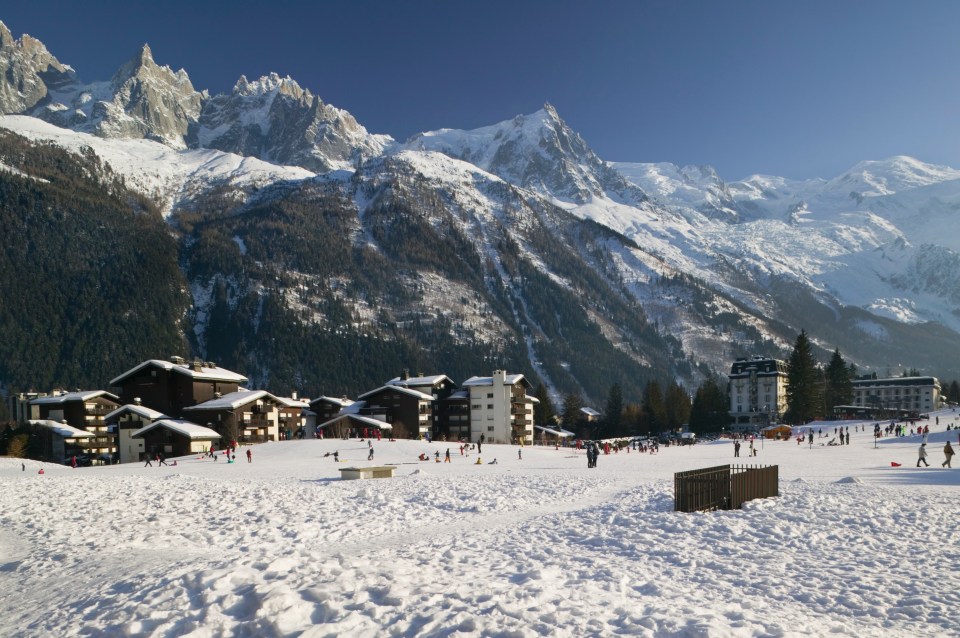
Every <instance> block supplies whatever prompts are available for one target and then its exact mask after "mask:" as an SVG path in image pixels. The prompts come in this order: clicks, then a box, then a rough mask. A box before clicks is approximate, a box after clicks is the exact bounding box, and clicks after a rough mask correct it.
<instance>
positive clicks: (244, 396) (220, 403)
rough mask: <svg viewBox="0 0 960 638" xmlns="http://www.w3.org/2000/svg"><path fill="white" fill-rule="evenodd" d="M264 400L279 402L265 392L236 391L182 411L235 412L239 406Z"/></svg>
mask: <svg viewBox="0 0 960 638" xmlns="http://www.w3.org/2000/svg"><path fill="white" fill-rule="evenodd" d="M264 398H265V399H270V400H272V401H274V402H276V403H279V402H280V400H279V399H277V397H275V396H273V395H272V394H270V393H269V392H267V391H266V390H238V391H237V392H230V393H228V394H225V395H223V396H222V397H219V398H216V399H210V400H209V401H204V402H203V403H199V404H197V405H192V406H190V407H188V408H184V409H183V410H184V412H186V411H188V410H236V409H237V408H239V407H241V406H244V405H247V404H248V403H252V402H254V401H259V400H260V399H264Z"/></svg>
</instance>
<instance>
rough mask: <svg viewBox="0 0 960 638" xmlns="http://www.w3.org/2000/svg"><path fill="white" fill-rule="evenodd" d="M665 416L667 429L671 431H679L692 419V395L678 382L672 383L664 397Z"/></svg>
mask: <svg viewBox="0 0 960 638" xmlns="http://www.w3.org/2000/svg"><path fill="white" fill-rule="evenodd" d="M664 415H665V417H666V422H667V429H668V430H671V431H676V430H679V429H680V428H681V427H683V426H684V425H685V424H686V423H687V422H688V420H689V419H690V395H689V394H687V391H686V390H685V389H684V387H683V386H682V385H680V384H679V383H677V382H676V381H672V382H671V383H670V385H668V386H667V393H666V396H665V397H664Z"/></svg>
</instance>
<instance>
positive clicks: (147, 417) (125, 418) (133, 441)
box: [104, 404, 167, 463]
mask: <svg viewBox="0 0 960 638" xmlns="http://www.w3.org/2000/svg"><path fill="white" fill-rule="evenodd" d="M104 418H105V420H106V422H107V427H108V428H109V429H110V431H111V432H113V433H114V434H115V435H116V437H117V452H118V454H119V456H120V462H121V463H133V462H135V461H142V460H143V459H144V454H145V453H146V448H145V447H144V440H143V439H142V438H133V436H132V435H133V433H134V432H136V431H137V430H141V429H143V428H145V427H147V426H148V425H152V424H153V423H154V422H155V421H159V420H160V419H166V418H167V415H165V414H164V413H162V412H158V411H157V410H154V409H153V408H148V407H146V406H144V405H137V404H134V405H122V406H120V407H119V408H117V409H116V410H114V411H113V412H111V413H110V414H108V415H107V416H106V417H104Z"/></svg>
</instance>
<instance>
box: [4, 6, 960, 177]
mask: <svg viewBox="0 0 960 638" xmlns="http://www.w3.org/2000/svg"><path fill="white" fill-rule="evenodd" d="M0 20H2V21H3V22H4V23H5V24H6V25H7V26H8V27H9V28H10V30H11V31H12V32H13V33H14V35H15V36H19V35H20V34H22V33H29V34H30V35H32V36H34V37H36V38H38V39H40V40H42V41H43V42H44V43H45V44H46V45H47V47H48V48H49V49H50V50H51V52H52V53H53V54H54V55H56V56H57V58H58V59H60V60H61V61H62V62H64V63H67V64H70V65H72V66H73V67H74V68H75V69H76V70H77V72H78V73H79V75H80V77H81V78H83V79H85V80H97V79H106V78H108V77H109V76H110V75H111V74H112V73H113V71H114V70H116V68H117V67H119V66H120V65H121V64H122V63H123V62H124V61H125V60H127V59H128V58H130V57H131V56H132V55H133V53H134V52H135V51H137V50H138V49H139V47H140V45H141V44H143V43H144V42H147V43H149V44H150V46H151V48H152V50H153V53H154V58H155V59H156V60H157V62H158V63H160V64H167V65H170V66H172V67H174V68H175V69H176V68H180V67H183V68H185V69H186V70H187V72H188V73H189V74H190V77H191V80H192V81H193V83H194V86H196V87H197V88H199V89H204V88H205V89H209V90H210V91H211V92H214V93H217V92H223V91H228V90H229V89H230V88H231V87H232V86H233V84H234V82H235V81H236V80H237V78H238V77H239V76H240V75H241V74H245V75H246V76H247V77H248V78H251V79H252V78H255V77H258V76H260V75H262V74H265V73H268V72H270V71H276V72H277V73H280V74H281V75H290V76H291V77H293V78H294V79H295V80H297V81H298V82H299V83H300V84H301V85H302V86H304V87H306V88H309V89H310V90H311V91H313V92H314V93H316V94H317V95H319V96H320V97H321V99H323V100H324V101H326V102H329V103H331V104H334V105H335V106H338V107H340V108H344V109H347V110H348V111H350V112H351V113H353V115H354V116H355V117H356V118H357V119H358V120H359V121H360V122H361V123H362V124H363V125H364V126H366V128H367V129H368V130H370V131H371V132H375V133H388V134H390V135H392V136H394V137H395V138H397V139H405V138H406V137H408V136H409V135H411V134H413V133H416V132H419V131H424V130H431V129H437V128H476V127H479V126H486V125H489V124H494V123H496V122H499V121H502V120H506V119H509V118H511V117H513V116H514V115H516V114H518V113H532V112H533V111H536V110H537V109H539V108H540V107H541V106H542V105H543V103H544V102H550V103H551V104H553V105H554V106H555V107H556V108H557V110H558V111H559V113H560V115H561V117H563V118H564V119H565V120H566V121H567V122H568V123H569V124H570V125H571V126H572V127H573V128H574V129H575V130H576V131H578V132H579V133H580V134H581V135H583V137H584V138H585V139H586V140H587V142H588V143H589V144H590V146H591V147H593V149H594V150H595V151H596V152H597V153H598V154H599V155H600V156H601V157H602V158H603V159H606V160H611V161H636V162H661V161H665V162H673V163H676V164H681V165H682V164H711V165H713V166H715V167H716V168H717V170H718V171H719V172H720V174H721V176H723V177H724V178H726V179H728V180H733V179H740V178H743V177H746V176H747V175H750V174H752V173H764V174H771V175H782V176H786V177H791V178H807V177H833V176H835V175H837V174H839V173H841V172H842V171H844V170H846V169H847V168H850V167H851V166H853V165H854V164H855V163H856V162H858V161H861V160H865V159H883V158H886V157H889V156H892V155H900V154H904V155H912V156H914V157H917V158H918V159H921V160H923V161H926V162H931V163H938V164H947V165H950V166H954V167H957V168H960V77H958V75H960V74H958V69H960V36H958V34H957V27H958V25H960V2H952V1H939V0H938V1H932V0H930V1H927V0H920V1H917V2H912V1H910V2H908V1H903V2H887V1H885V0H877V1H869V2H867V1H861V0H842V1H837V0H832V1H819V0H816V1H803V2H786V1H776V0H769V1H763V2H753V1H751V2H736V1H730V2H712V1H710V2H708V1H706V0H704V1H701V2H691V1H686V0H677V1H675V2H668V1H666V0H660V1H648V0H634V1H623V2H620V1H602V0H599V1H597V2H586V1H579V2H573V1H567V0H550V1H546V0H544V1H542V2H525V1H523V0H513V1H512V2H507V1H501V0H485V1H483V2H466V1H462V0H443V1H420V2H418V1H410V2H402V1H400V0H394V1H390V2H387V1H376V2H373V1H371V2H360V1H354V2H347V1H343V0H334V1H330V0H313V1H303V2H300V1H293V0H274V1H272V2H254V1H245V0H233V1H231V2H220V1H204V0H193V1H192V2H186V1H183V0H164V2H156V1H152V2H142V1H139V0H126V1H123V2H114V1H98V0H89V1H87V2H50V1H48V0H31V1H30V2H17V3H9V5H8V6H6V7H4V8H2V9H0Z"/></svg>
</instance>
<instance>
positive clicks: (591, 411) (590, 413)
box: [580, 408, 600, 416]
mask: <svg viewBox="0 0 960 638" xmlns="http://www.w3.org/2000/svg"><path fill="white" fill-rule="evenodd" d="M580 411H581V412H583V413H584V414H586V415H587V416H600V413H599V412H597V411H596V410H594V409H593V408H580Z"/></svg>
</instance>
